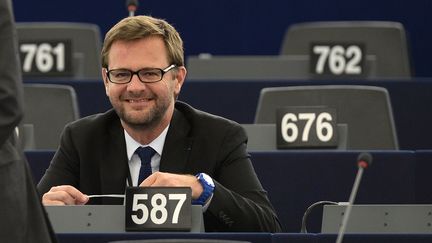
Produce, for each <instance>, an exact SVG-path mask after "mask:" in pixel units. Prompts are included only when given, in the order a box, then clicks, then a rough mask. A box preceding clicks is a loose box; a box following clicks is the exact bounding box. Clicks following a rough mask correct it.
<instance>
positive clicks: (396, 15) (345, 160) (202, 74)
mask: <svg viewBox="0 0 432 243" xmlns="http://www.w3.org/2000/svg"><path fill="white" fill-rule="evenodd" d="M138 2H139V6H138V8H137V11H136V14H137V15H141V14H143V15H151V16H154V17H159V18H163V19H166V20H167V21H168V22H170V23H172V24H173V25H174V27H175V28H176V29H177V30H178V31H179V33H180V35H181V36H182V38H183V41H184V47H185V48H184V49H185V57H184V58H185V63H186V68H187V70H188V74H187V76H186V81H185V83H184V85H183V87H182V90H181V93H180V96H179V97H178V99H179V100H181V101H184V102H186V103H188V104H190V105H191V106H193V107H195V108H197V109H200V110H203V111H206V112H209V113H212V114H215V115H218V116H222V117H225V118H228V119H231V120H233V121H235V122H237V123H239V124H241V125H242V126H243V127H244V129H245V131H246V133H247V134H248V137H249V140H248V152H249V154H250V156H251V160H252V162H253V166H254V168H255V172H256V174H257V176H258V178H259V179H260V180H261V183H262V185H263V187H264V188H265V189H266V190H267V193H268V196H269V199H270V201H271V202H272V204H273V206H274V207H275V210H276V213H277V214H278V216H279V219H280V222H281V225H282V230H283V233H274V234H271V233H250V232H248V233H246V232H244V233H243V232H241V233H224V232H221V233H179V232H175V233H172V232H151V233H137V232H133V233H132V232H127V233H112V232H96V233H83V232H75V233H58V234H57V235H58V237H59V241H60V242H77V241H78V240H79V241H82V242H110V241H115V240H145V239H147V240H151V239H201V240H203V241H202V242H206V241H205V240H206V239H207V240H209V241H208V242H212V241H210V240H212V239H219V240H221V242H223V241H222V240H226V241H227V242H228V241H229V240H232V241H246V242H320V243H321V242H334V241H335V240H336V236H337V231H327V230H325V225H324V223H325V222H326V221H325V220H324V218H325V217H324V213H325V212H324V211H325V210H324V208H325V207H326V206H324V205H318V206H316V207H314V208H313V209H311V211H310V212H309V211H308V213H309V215H308V218H307V221H306V222H304V220H305V219H304V218H303V217H304V214H305V212H306V211H307V210H308V207H310V206H311V205H313V204H315V203H317V202H321V201H329V202H335V203H336V204H337V205H341V202H348V200H349V196H350V193H351V190H352V188H353V184H354V179H355V177H356V173H357V170H358V167H357V164H356V161H357V156H358V155H359V154H360V153H361V152H368V153H370V154H371V155H372V157H373V164H372V165H371V166H370V168H367V170H365V171H364V175H363V178H362V180H361V183H360V185H359V187H358V193H357V197H356V199H355V202H354V206H353V209H356V208H355V206H360V205H365V206H370V207H371V209H370V210H378V211H379V210H381V209H377V206H379V205H381V206H384V207H390V206H394V205H397V206H401V205H405V206H407V207H412V208H409V209H408V213H407V214H408V215H412V214H414V212H413V213H411V212H412V211H415V210H417V209H416V208H417V207H416V206H424V207H425V208H426V209H425V210H426V211H425V212H424V214H422V213H419V214H418V215H417V214H416V215H417V217H401V216H399V215H398V214H396V213H394V214H392V213H388V212H387V211H386V213H387V214H386V215H385V216H384V219H383V220H384V222H383V224H385V225H386V227H384V228H381V227H380V228H379V229H378V228H377V227H376V228H375V229H373V230H372V231H371V230H370V229H369V230H365V231H362V227H365V226H364V225H370V224H372V222H373V221H374V220H376V221H378V220H381V219H382V218H383V217H381V218H380V217H379V216H376V215H373V216H371V218H370V219H366V220H363V221H362V220H361V219H360V217H359V219H358V220H357V221H356V217H354V216H355V210H354V211H353V214H352V216H353V217H351V218H350V220H351V221H352V222H355V223H356V224H355V225H356V226H357V228H356V227H354V224H353V227H352V228H348V230H347V232H346V235H345V239H344V242H431V241H432V236H431V233H432V226H431V225H432V218H431V215H432V213H431V212H432V190H431V186H430V185H432V177H431V176H430V173H429V172H430V171H432V142H431V141H432V139H431V136H432V128H431V124H432V111H431V108H430V105H431V104H432V69H431V68H430V67H431V63H430V61H429V54H430V55H431V56H432V46H431V44H430V43H432V32H431V31H430V23H432V16H431V15H430V11H431V9H432V3H431V2H430V1H428V0H418V1H416V2H410V1H401V0H398V1H389V0H385V1H372V0H363V1H345V2H343V1H335V0H330V1H317V0H313V1H304V2H292V1H282V0H276V1H261V0H251V1H246V0H240V1H227V0H222V1H214V2H206V1H201V2H196V1H191V2H188V1H187V2H178V1H171V0H168V1H156V0H146V1H143V0H141V1H138ZM14 14H15V19H16V23H17V34H18V41H19V46H20V57H21V62H22V74H23V80H24V97H25V116H24V120H23V122H22V124H21V125H20V126H19V129H20V134H21V136H20V140H21V141H20V142H21V145H22V147H23V148H24V151H25V155H26V157H27V160H28V162H29V164H30V167H31V169H32V173H33V177H34V181H35V183H37V182H38V181H39V180H40V178H41V177H42V175H43V174H44V173H45V170H46V169H47V168H48V166H49V163H50V161H51V159H52V157H53V155H54V153H55V151H56V149H57V147H58V143H59V138H60V135H61V133H62V131H63V128H64V126H65V125H66V124H68V123H70V122H72V121H75V120H77V119H79V118H82V117H86V116H89V115H92V114H96V113H103V112H105V111H107V110H109V109H111V104H110V101H109V99H108V97H107V96H106V93H105V88H104V84H103V81H102V78H101V63H100V57H99V56H100V52H101V47H102V42H103V39H104V35H105V33H106V32H107V31H108V30H109V28H110V26H112V25H113V24H115V23H116V22H117V21H119V20H120V19H122V18H124V17H127V16H128V14H129V13H128V11H127V9H126V6H125V1H119V0H116V1H114V0H107V1H103V2H98V1H84V0H76V1H70V2H62V4H60V5H57V4H52V3H50V2H49V1H30V0H23V1H14ZM47 44H48V45H49V47H50V48H52V49H53V50H54V49H56V50H62V51H61V52H57V51H56V52H54V51H53V52H50V54H49V55H51V56H50V57H49V58H50V59H52V60H53V62H48V63H51V65H48V64H47V62H38V60H40V59H38V58H37V55H39V54H43V51H41V52H36V54H34V55H35V57H33V58H32V56H31V55H29V52H28V50H29V49H28V48H26V46H27V47H29V46H34V47H35V48H36V49H38V48H40V47H41V46H42V45H47ZM60 47H61V48H60ZM61 58H64V60H63V59H62V60H63V61H62V62H59V61H58V60H60V59H61ZM311 117H313V118H311ZM338 203H339V204H338ZM323 204H324V203H323ZM374 206H376V207H374ZM382 210H384V211H385V210H388V209H387V208H385V209H382ZM410 210H412V211H410ZM380 212H381V211H380ZM367 213H371V212H369V211H368V212H367ZM371 214H372V213H371ZM388 214H390V216H392V217H396V218H392V217H390V216H388ZM373 217H378V218H379V219H376V218H373ZM406 218H409V219H411V220H412V222H411V221H409V220H406V222H405V223H406V225H408V224H409V225H413V224H414V225H416V226H418V227H411V226H410V227H408V226H406V225H404V224H403V221H404V220H405V219H406ZM333 221H334V220H333ZM302 223H304V224H306V225H307V232H301V231H302ZM396 224H397V226H395V225H396ZM399 224H401V225H402V226H400V225H399ZM375 230H376V231H375ZM143 242H146V241H143ZM149 242H150V241H149ZM197 242H198V241H197ZM200 242H201V241H200Z"/></svg>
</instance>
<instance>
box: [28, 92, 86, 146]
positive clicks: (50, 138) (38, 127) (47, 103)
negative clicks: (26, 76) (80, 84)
mask: <svg viewBox="0 0 432 243" xmlns="http://www.w3.org/2000/svg"><path fill="white" fill-rule="evenodd" d="M79 117H80V116H79V108H78V102H77V98H76V93H75V90H74V89H73V87H72V86H68V85H60V84H24V119H23V122H22V123H23V126H24V125H25V126H27V127H29V126H30V127H31V128H32V129H27V130H23V132H22V133H24V134H23V137H24V138H28V139H32V140H33V141H31V143H30V142H25V141H24V142H23V144H32V147H30V148H29V147H27V148H25V149H27V150H28V149H46V150H55V149H57V147H58V145H59V142H60V135H61V133H62V131H63V129H64V127H65V125H66V124H67V123H69V122H72V121H74V120H77V119H78V118H79ZM25 126H24V127H25ZM25 133H33V134H25Z"/></svg>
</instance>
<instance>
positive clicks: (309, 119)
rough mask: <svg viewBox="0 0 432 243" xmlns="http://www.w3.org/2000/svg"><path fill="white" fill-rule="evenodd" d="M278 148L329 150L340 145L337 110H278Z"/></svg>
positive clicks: (308, 108) (306, 108)
mask: <svg viewBox="0 0 432 243" xmlns="http://www.w3.org/2000/svg"><path fill="white" fill-rule="evenodd" d="M276 121H277V124H276V127H277V136H276V138H277V147H278V148H280V149H286V148H328V147H336V146H337V144H338V134H337V125H336V124H337V123H336V110H335V109H331V108H327V107H284V108H279V109H278V110H277V120H276Z"/></svg>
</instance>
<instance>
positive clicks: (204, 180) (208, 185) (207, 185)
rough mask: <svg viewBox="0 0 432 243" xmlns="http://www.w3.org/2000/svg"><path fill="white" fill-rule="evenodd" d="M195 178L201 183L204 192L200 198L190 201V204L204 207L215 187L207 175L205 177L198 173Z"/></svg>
mask: <svg viewBox="0 0 432 243" xmlns="http://www.w3.org/2000/svg"><path fill="white" fill-rule="evenodd" d="M196 178H197V179H198V181H199V182H200V183H201V185H202V187H203V189H204V190H203V192H202V193H201V196H200V197H199V198H197V199H195V200H193V201H192V204H194V205H205V203H206V202H207V200H208V199H209V198H210V196H211V195H212V194H213V191H214V188H215V185H214V182H213V179H212V178H211V177H210V176H209V175H207V174H206V173H199V174H197V175H196Z"/></svg>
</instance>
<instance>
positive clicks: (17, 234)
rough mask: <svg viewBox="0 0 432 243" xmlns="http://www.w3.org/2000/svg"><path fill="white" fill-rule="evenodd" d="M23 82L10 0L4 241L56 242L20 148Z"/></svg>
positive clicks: (4, 31) (1, 96)
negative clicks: (16, 133)
mask: <svg viewBox="0 0 432 243" xmlns="http://www.w3.org/2000/svg"><path fill="white" fill-rule="evenodd" d="M21 93H22V81H21V76H20V70H19V60H18V51H17V41H16V32H15V29H14V20H13V14H12V4H11V1H10V0H0V210H1V213H0V242H23V243H24V242H52V241H55V237H54V235H53V232H52V231H50V227H49V225H48V224H47V219H46V215H45V214H44V211H43V208H42V205H41V203H40V201H39V197H38V195H37V193H36V188H35V185H34V182H33V179H32V177H31V173H30V170H29V167H28V164H27V161H25V158H24V155H23V154H22V151H21V150H20V149H19V148H18V147H17V146H18V144H17V139H16V136H15V133H14V129H15V127H16V126H17V125H18V124H19V122H20V121H21V118H22V115H23V114H22V112H23V109H22V94H21Z"/></svg>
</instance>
